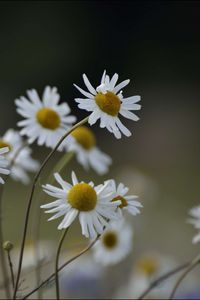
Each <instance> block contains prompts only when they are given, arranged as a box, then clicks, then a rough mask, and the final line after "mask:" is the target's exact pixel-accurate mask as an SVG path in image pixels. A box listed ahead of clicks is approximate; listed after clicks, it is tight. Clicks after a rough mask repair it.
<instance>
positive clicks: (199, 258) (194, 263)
mask: <svg viewBox="0 0 200 300" xmlns="http://www.w3.org/2000/svg"><path fill="white" fill-rule="evenodd" d="M199 263H200V254H199V255H198V256H197V257H195V258H194V259H193V260H192V261H191V263H190V264H189V266H188V267H187V269H186V270H185V272H184V273H183V274H182V275H181V276H180V278H179V279H178V280H177V282H176V284H175V286H174V288H173V290H172V292H171V295H170V297H169V299H173V298H174V295H175V293H176V291H177V289H178V287H179V285H180V284H181V282H182V281H183V279H184V278H185V277H186V276H187V274H189V273H190V271H192V270H193V269H194V268H195V267H196V266H197V265H198V264H199Z"/></svg>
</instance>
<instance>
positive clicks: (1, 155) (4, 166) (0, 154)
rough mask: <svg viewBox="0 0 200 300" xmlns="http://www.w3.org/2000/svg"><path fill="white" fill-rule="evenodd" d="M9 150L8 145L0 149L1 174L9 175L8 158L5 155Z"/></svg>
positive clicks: (2, 181) (0, 181) (1, 179)
mask: <svg viewBox="0 0 200 300" xmlns="http://www.w3.org/2000/svg"><path fill="white" fill-rule="evenodd" d="M8 152H9V148H8V147H3V148H1V149H0V174H3V175H8V174H10V171H9V170H8V165H9V163H8V160H7V159H6V157H5V154H6V153H8ZM0 183H1V184H4V183H5V182H4V180H3V178H2V177H1V176H0Z"/></svg>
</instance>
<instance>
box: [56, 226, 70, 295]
mask: <svg viewBox="0 0 200 300" xmlns="http://www.w3.org/2000/svg"><path fill="white" fill-rule="evenodd" d="M68 230H69V227H68V228H66V229H65V231H64V232H63V233H62V235H61V238H60V241H59V244H58V249H57V253H56V263H55V280H56V299H57V300H60V288H59V276H58V265H59V258H60V251H61V248H62V244H63V242H64V239H65V237H66V234H67V232H68Z"/></svg>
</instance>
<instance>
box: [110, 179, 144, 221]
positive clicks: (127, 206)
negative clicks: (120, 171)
mask: <svg viewBox="0 0 200 300" xmlns="http://www.w3.org/2000/svg"><path fill="white" fill-rule="evenodd" d="M105 184H108V189H110V192H111V193H112V201H113V202H114V201H119V200H120V201H121V204H120V206H119V210H120V212H122V211H123V210H124V211H127V212H128V213H130V214H131V215H133V216H136V215H137V214H140V210H139V208H141V207H142V204H141V203H140V202H139V201H136V200H135V199H137V198H138V196H135V195H126V194H127V193H128V191H129V188H128V187H126V186H125V185H124V184H123V183H120V184H119V185H118V186H117V184H116V182H115V180H114V179H110V180H107V181H106V182H105Z"/></svg>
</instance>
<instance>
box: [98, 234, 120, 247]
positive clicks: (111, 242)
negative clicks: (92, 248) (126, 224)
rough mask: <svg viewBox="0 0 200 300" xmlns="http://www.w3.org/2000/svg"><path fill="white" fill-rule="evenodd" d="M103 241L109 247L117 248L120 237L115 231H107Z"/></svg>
mask: <svg viewBox="0 0 200 300" xmlns="http://www.w3.org/2000/svg"><path fill="white" fill-rule="evenodd" d="M102 242H103V245H104V246H105V247H106V248H107V249H110V250H111V249H113V248H115V247H116V245H117V243H118V237H117V234H116V232H114V231H107V232H105V233H104V234H103V236H102Z"/></svg>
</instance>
